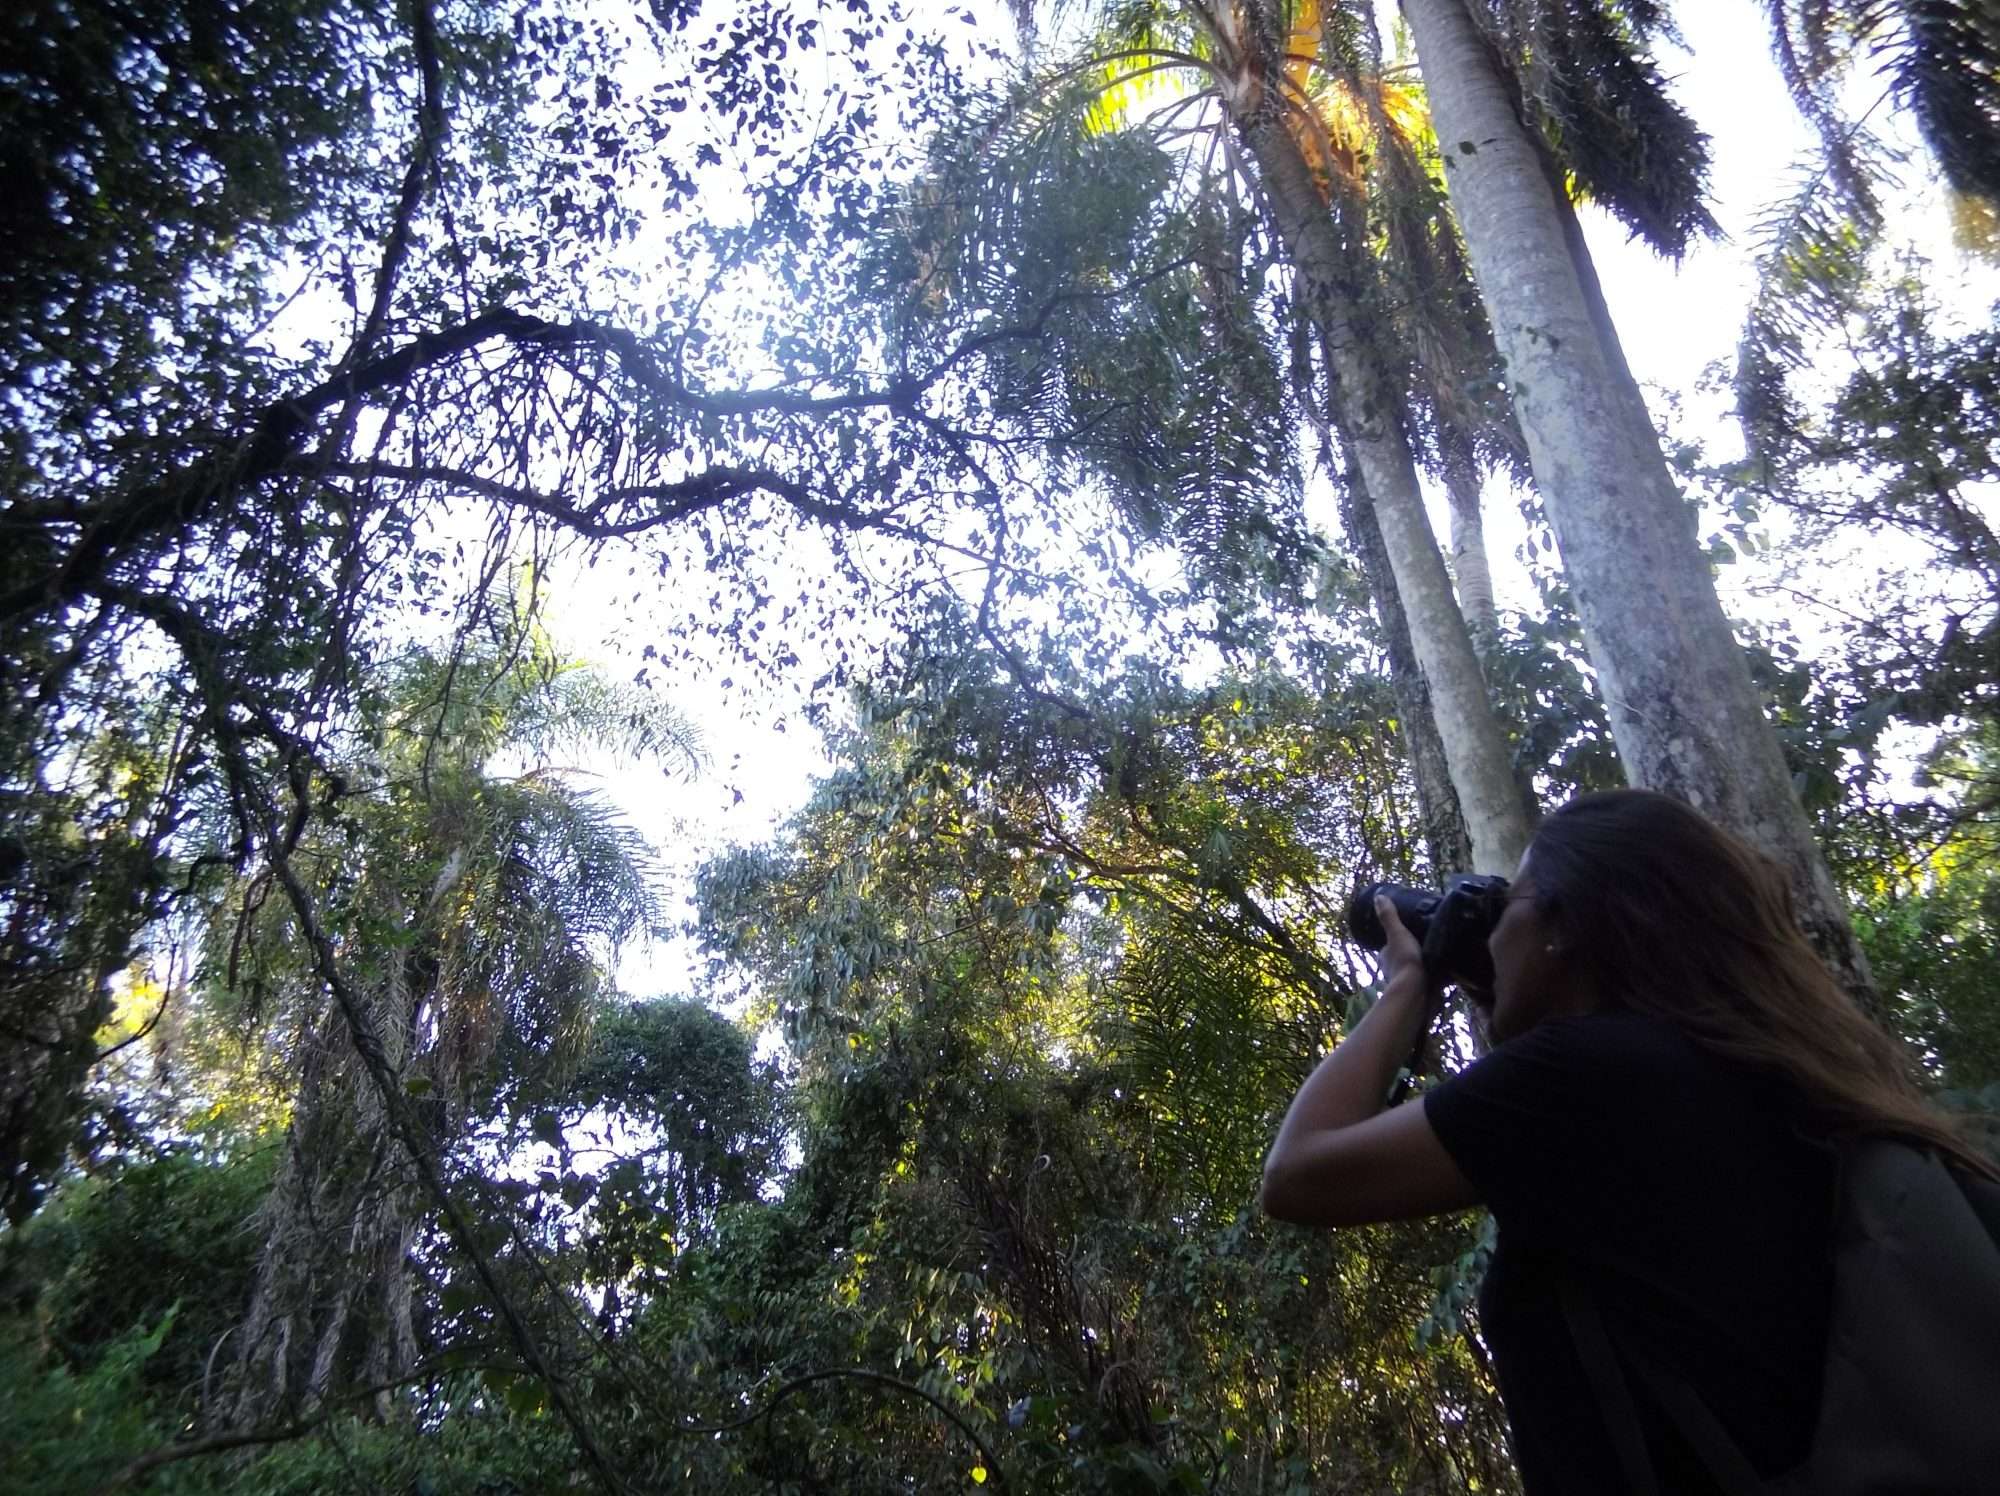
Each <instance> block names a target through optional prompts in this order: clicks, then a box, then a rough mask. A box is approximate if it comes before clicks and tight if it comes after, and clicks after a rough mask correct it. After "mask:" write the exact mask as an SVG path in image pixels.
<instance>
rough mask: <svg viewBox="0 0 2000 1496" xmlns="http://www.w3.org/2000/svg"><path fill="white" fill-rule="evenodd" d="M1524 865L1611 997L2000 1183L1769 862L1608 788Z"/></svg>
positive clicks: (1564, 816) (1833, 1121)
mask: <svg viewBox="0 0 2000 1496" xmlns="http://www.w3.org/2000/svg"><path fill="white" fill-rule="evenodd" d="M1528 865H1529V869H1530V871H1531V874H1532V878H1533V887H1534V895H1533V897H1534V900H1535V906H1536V909H1537V911H1538V912H1539V913H1540V914H1541V915H1542V917H1543V918H1544V919H1545V920H1547V921H1549V923H1550V926H1551V928H1552V929H1553V930H1554V932H1555V935H1556V940H1557V942H1558V943H1559V944H1560V946H1561V947H1562V948H1563V949H1564V950H1565V951H1566V952H1568V955H1569V959H1570V960H1571V961H1573V962H1575V963H1576V964H1577V969H1578V975H1579V976H1580V977H1582V978H1583V980H1584V981H1585V982H1586V983H1588V984H1589V987H1590V988H1591V990H1594V991H1595V992H1596V993H1598V994H1599V995H1600V997H1601V998H1602V1000H1603V1001H1604V1002H1605V1003H1606V1004H1607V1005H1608V1006H1610V1007H1612V1008H1616V1009H1623V1010H1625V1011H1628V1012H1636V1013H1644V1014H1647V1015H1649V1016H1652V1017H1655V1018H1661V1019H1664V1020H1666V1021H1667V1022H1669V1023H1672V1024H1673V1025H1674V1026H1675V1027H1676V1028H1678V1029H1680V1030H1681V1031H1682V1032H1683V1033H1684V1034H1686V1035H1687V1036H1688V1038H1690V1039H1691V1040H1693V1041H1694V1043H1696V1044H1697V1045H1699V1046H1700V1047H1701V1048H1702V1049H1705V1050H1707V1051H1708V1052H1709V1053H1711V1054H1714V1055H1717V1056H1719V1057H1721V1058H1723V1059H1725V1060H1729V1061H1732V1062H1734V1063H1736V1064H1739V1065H1742V1066H1745V1067H1747V1068H1749V1069H1751V1070H1754V1071H1757V1072H1760V1073H1762V1074H1765V1075H1768V1076H1774V1077H1777V1078H1778V1079H1780V1080H1781V1081H1783V1082H1784V1083H1786V1084H1787V1085H1788V1086H1789V1088H1790V1090H1791V1092H1792V1094H1793V1095H1794V1096H1795V1097H1796V1098H1797V1100H1798V1102H1799V1103H1800V1107H1799V1115H1800V1122H1801V1125H1802V1127H1803V1128H1804V1129H1805V1130H1806V1131H1808V1132H1809V1133H1812V1134H1814V1135H1817V1136H1819V1137H1823V1138H1826V1139H1829V1140H1834V1141H1839V1140H1844V1139H1848V1138H1858V1137H1863V1136H1889V1137H1898V1138H1903V1139H1906V1140H1908V1141H1910V1142H1913V1143H1916V1144H1918V1145H1920V1146H1924V1147H1930V1148H1935V1149H1936V1150H1938V1151H1939V1152H1940V1153H1943V1154H1944V1155H1946V1156H1947V1157H1948V1158H1950V1159H1952V1160H1953V1161H1955V1162H1957V1163H1959V1164H1962V1165H1964V1166H1966V1167H1968V1168H1970V1169H1973V1170H1975V1171H1976V1172H1978V1173H1981V1174H1985V1175H1987V1176H1989V1177H1993V1178H2000V1169H1996V1168H1995V1166H1994V1164H1993V1162H1992V1160H1990V1159H1988V1158H1986V1157H1985V1156H1984V1155H1983V1154H1982V1153H1981V1152H1980V1151H1979V1150H1978V1149H1977V1148H1976V1147H1974V1146H1973V1144H1972V1143H1971V1142H1969V1141H1968V1140H1967V1138H1966V1137H1965V1136H1964V1135H1963V1134H1962V1133H1961V1132H1960V1131H1959V1129H1958V1128H1957V1127H1956V1126H1955V1125H1954V1124H1953V1122H1952V1120H1951V1119H1950V1118H1949V1117H1948V1116H1946V1115H1945V1114H1944V1113H1943V1112H1941V1111H1939V1110H1937V1109H1936V1108H1935V1107H1933V1106H1932V1105H1931V1104H1930V1103H1929V1102H1928V1101H1927V1100H1925V1098H1924V1095H1923V1093H1922V1091H1921V1090H1920V1089H1919V1088H1918V1085H1917V1079H1916V1068H1915V1065H1914V1062H1913V1060H1912V1057H1911V1056H1910V1054H1909V1052H1908V1050H1907V1049H1905V1047H1904V1046H1903V1045H1902V1044H1901V1043H1900V1042H1899V1041H1898V1040H1896V1039H1895V1038H1893V1037H1891V1036H1890V1035H1889V1034H1888V1033H1886V1032H1884V1031H1883V1030H1882V1029H1881V1028H1879V1027H1877V1026H1876V1024H1875V1023H1874V1022H1873V1021H1872V1020H1871V1019H1869V1018H1868V1016H1867V1015H1866V1014H1864V1013H1863V1012H1862V1011H1861V1009H1860V1008H1859V1007H1858V1006H1856V1005H1855V1003H1854V1002H1853V1001H1852V1000H1851V999H1850V998H1849V997H1848V996H1847V994H1846V993H1844V992H1843V991H1842V990H1841V989H1840V987H1839V985H1838V984H1837V983H1836V982H1835V980H1834V978H1833V974H1832V972H1830V971H1829V970H1828V969H1827V967H1826V964H1825V963H1824V962H1823V961H1821V960H1820V959H1819V957H1818V956H1817V955H1816V954H1814V952H1813V949H1812V947H1811V945H1809V944H1808V943H1807V941H1806V938H1805V935H1804V933H1803V932H1802V931H1801V930H1800V928H1799V925H1798V921H1797V920H1796V919H1795V918H1794V916H1793V908H1792V897H1791V888H1790V885H1789V884H1788V883H1787V881H1786V879H1785V876H1784V874H1783V872H1782V871H1781V870H1780V869H1779V868H1778V867H1777V865H1776V864H1775V863H1773V862H1772V861H1771V860H1770V859H1769V858H1767V857H1765V856H1763V855H1762V854H1761V853H1759V852H1757V851H1756V850H1755V849H1753V848H1752V847H1750V846H1749V845H1747V844H1746V843H1744V842H1742V841H1740V840H1738V839H1737V838H1736V837H1734V836H1732V835H1730V834H1729V833H1728V832H1726V831H1723V830H1721V829H1720V828H1718V827H1716V826H1714V825H1711V824H1710V823H1709V822H1708V821H1707V820H1705V819H1704V818H1703V817H1702V816H1701V815H1700V813H1699V812H1697V811H1695V810H1694V809H1693V808H1692V807H1690V806H1688V805H1685V804H1683V803H1682V802H1681V801H1679V800H1675V799H1672V798H1670V797H1669V796H1666V795H1660V794H1655V793H1653V792H1651V791H1649V790H1609V791H1605V792H1602V793H1599V794H1592V795H1582V796H1579V797H1578V798H1576V799H1574V800H1572V801H1570V802H1569V804H1567V805H1565V806H1563V807H1562V809H1560V810H1558V811H1556V812H1555V813H1554V814H1553V815H1551V816H1549V818H1548V819H1547V820H1545V821H1544V822H1543V823H1542V825H1541V828H1540V829H1539V830H1538V831H1537V832H1536V834H1535V840H1534V844H1533V846H1532V847H1531V848H1530V850H1529V855H1528Z"/></svg>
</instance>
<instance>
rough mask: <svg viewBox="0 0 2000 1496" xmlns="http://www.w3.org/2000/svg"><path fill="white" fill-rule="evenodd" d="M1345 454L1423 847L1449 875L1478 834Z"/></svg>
mask: <svg viewBox="0 0 2000 1496" xmlns="http://www.w3.org/2000/svg"><path fill="white" fill-rule="evenodd" d="M1345 455H1346V463H1347V486H1346V491H1345V493H1344V494H1343V495H1342V497H1341V506H1340V518H1341V523H1342V524H1343V525H1344V526H1345V527H1346V529H1347V533H1348V535H1349V537H1350V538H1351V539H1352V541H1353V543H1354V548H1355V550H1356V551H1358V552H1359V553H1360V558H1361V575H1362V577H1363V578H1364V579H1365V580H1366V581H1367V583H1368V594H1369V596H1370V597H1371V598H1372V599H1373V600H1374V603H1375V616H1376V619H1377V621H1378V622H1379V623H1380V624H1381V626H1382V649H1383V653H1384V654H1386V655H1387V656H1388V658H1389V689H1390V691H1391V693H1393V694H1394V696H1395V698H1396V718H1397V722H1398V725H1399V727H1400V729H1401V736H1402V739H1403V752H1404V755H1405V756H1406V757H1407V758H1408V759H1409V762H1410V779H1411V782H1412V783H1413V784H1414V785H1415V786H1416V792H1417V818H1418V820H1419V821H1420V822H1421V823H1422V824H1421V827H1420V830H1421V833H1422V838H1423V843H1424V851H1425V853H1426V855H1428V856H1429V858H1430V860H1431V870H1432V872H1433V873H1435V874H1436V875H1437V876H1438V877H1440V878H1442V877H1443V876H1444V875H1445V874H1447V873H1453V872H1457V871H1459V870H1460V869H1463V868H1467V867H1470V866H1472V836H1471V833H1470V832H1468V831H1467V829H1466V825H1465V816H1464V814H1463V813H1462V812H1461V811H1460V810H1459V807H1458V792H1457V791H1456V790H1454V789H1453V788H1452V785H1451V764H1450V762H1449V760H1447V759H1446V757H1445V752H1444V739H1443V738H1441V737H1440V736H1438V728H1437V718H1436V715H1435V713H1434V712H1433V711H1432V709H1431V693H1430V687H1429V686H1427V685H1426V684H1425V683H1424V676H1423V672H1422V671H1421V670H1419V669H1418V668H1417V657H1416V653H1415V651H1414V650H1412V649H1411V647H1410V625H1409V620H1408V619H1407V618H1405V617H1404V615H1403V601H1402V598H1401V597H1399V596H1398V595H1397V592H1396V576H1395V573H1394V572H1393V571H1392V570H1391V569H1390V567H1389V552H1388V549H1387V548H1386V547H1385V546H1384V545H1383V543H1382V530H1381V527H1380V526H1378V525H1377V524H1376V523H1375V505H1374V503H1373V501H1372V500H1371V499H1370V498H1369V495H1368V480H1367V479H1366V478H1364V477H1363V476H1362V475H1361V470H1360V467H1359V465H1358V464H1357V462H1356V460H1355V458H1354V455H1353V452H1352V450H1351V449H1350V450H1349V451H1347V452H1346V454H1345Z"/></svg>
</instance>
